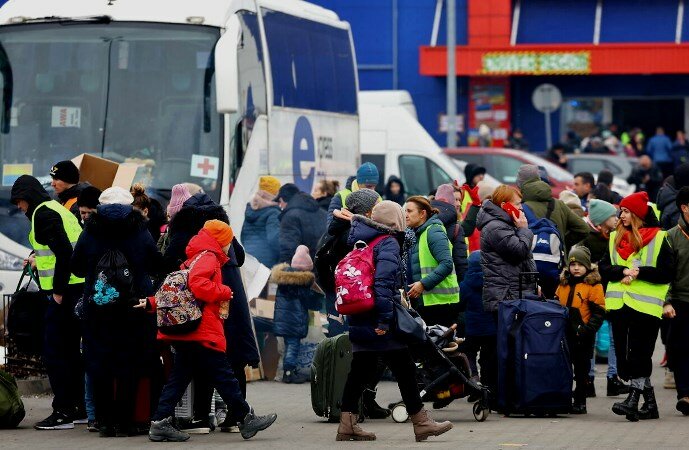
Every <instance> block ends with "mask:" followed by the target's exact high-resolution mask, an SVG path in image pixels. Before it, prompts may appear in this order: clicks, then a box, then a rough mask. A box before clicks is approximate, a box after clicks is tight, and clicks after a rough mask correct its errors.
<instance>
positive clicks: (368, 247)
mask: <svg viewBox="0 0 689 450" xmlns="http://www.w3.org/2000/svg"><path fill="white" fill-rule="evenodd" d="M389 237H391V236H388V235H384V236H378V237H376V238H375V239H373V240H372V241H371V242H370V243H369V244H366V243H365V242H363V241H358V242H357V243H356V244H354V249H353V250H352V251H351V252H349V253H347V256H345V257H344V258H343V259H342V261H340V262H339V263H338V264H337V268H336V269H335V293H336V295H337V298H336V299H335V309H336V310H337V312H338V313H340V314H344V315H352V314H360V313H363V312H366V311H370V310H372V309H373V308H374V306H375V298H374V294H373V282H374V276H375V272H376V266H375V262H374V261H373V248H374V247H375V246H376V245H378V243H379V242H381V241H382V240H383V239H386V238H389ZM362 244H363V245H362Z"/></svg>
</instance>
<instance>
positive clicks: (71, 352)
mask: <svg viewBox="0 0 689 450" xmlns="http://www.w3.org/2000/svg"><path fill="white" fill-rule="evenodd" d="M10 201H11V202H12V203H13V204H14V205H16V206H17V207H18V208H19V209H20V210H21V211H23V212H24V214H26V217H28V218H29V220H30V221H31V230H30V231H29V242H30V243H31V246H32V247H33V250H34V251H33V254H32V255H31V256H30V257H29V258H28V259H27V261H26V263H27V264H31V265H32V266H34V267H35V268H36V269H37V271H38V280H39V284H40V288H41V291H42V292H45V294H46V296H47V302H48V307H47V311H46V314H45V340H44V342H45V346H44V349H43V352H44V355H43V361H44V363H45V366H46V369H47V371H48V378H49V379H50V387H51V388H52V390H53V394H54V397H53V413H52V414H51V415H50V416H49V417H48V418H46V419H45V420H42V421H40V422H38V423H36V424H35V425H34V427H35V428H36V429H39V430H58V429H68V428H74V421H75V420H77V421H80V420H85V418H86V411H85V408H84V369H83V363H82V360H81V351H80V341H81V332H80V331H81V324H80V322H79V321H78V319H77V318H76V317H75V315H74V306H75V304H76V303H77V301H78V300H79V298H80V297H81V295H82V291H83V287H84V280H83V279H82V278H77V277H76V276H74V275H73V274H71V272H70V260H71V258H72V251H73V248H74V245H76V242H77V240H78V239H79V235H80V234H81V226H80V225H79V222H78V221H77V218H76V217H74V215H72V214H71V213H70V212H69V211H67V209H65V208H64V207H63V206H62V205H60V204H59V203H58V202H57V201H55V200H51V198H50V195H48V192H46V190H45V189H44V188H43V186H42V185H41V183H40V182H39V181H38V180H37V179H36V178H34V177H32V176H30V175H22V176H20V177H19V178H18V179H17V180H16V181H15V182H14V185H13V186H12V191H11V196H10ZM84 423H85V422H84Z"/></svg>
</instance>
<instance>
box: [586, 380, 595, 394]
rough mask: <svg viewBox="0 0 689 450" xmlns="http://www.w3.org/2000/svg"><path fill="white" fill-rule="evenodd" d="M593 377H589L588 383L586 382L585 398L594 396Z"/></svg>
mask: <svg viewBox="0 0 689 450" xmlns="http://www.w3.org/2000/svg"><path fill="white" fill-rule="evenodd" d="M595 379H596V377H589V379H588V383H586V398H594V397H595V396H596V385H595V383H594V380H595Z"/></svg>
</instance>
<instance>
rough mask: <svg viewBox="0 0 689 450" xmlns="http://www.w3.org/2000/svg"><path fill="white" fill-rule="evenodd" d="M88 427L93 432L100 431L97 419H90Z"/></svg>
mask: <svg viewBox="0 0 689 450" xmlns="http://www.w3.org/2000/svg"><path fill="white" fill-rule="evenodd" d="M86 429H87V430H88V431H89V432H91V433H95V432H97V431H98V422H96V421H95V420H89V421H88V423H87V424H86Z"/></svg>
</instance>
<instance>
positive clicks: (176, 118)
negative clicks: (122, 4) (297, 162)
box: [0, 22, 223, 244]
mask: <svg viewBox="0 0 689 450" xmlns="http://www.w3.org/2000/svg"><path fill="white" fill-rule="evenodd" d="M218 37H219V30H218V29H217V28H212V27H205V26H195V25H173V24H151V23H133V22H126V23H125V22H120V23H117V22H112V23H105V24H104V23H98V24H93V23H80V22H61V23H51V24H31V25H26V24H25V25H14V26H5V27H1V28H0V85H1V86H2V89H0V96H2V98H1V99H0V100H1V101H0V107H2V119H1V123H0V155H1V157H2V187H1V188H0V202H1V203H0V232H2V233H4V234H5V235H6V236H8V237H10V238H11V239H13V240H15V241H17V242H20V243H24V244H25V243H26V231H27V226H28V223H27V221H26V219H25V218H24V217H22V215H21V214H17V212H16V210H14V208H13V207H12V206H11V205H9V203H8V199H9V192H10V188H11V186H12V183H13V182H14V180H15V179H16V178H17V176H18V175H20V174H22V173H28V174H31V175H34V176H36V177H37V178H39V180H41V181H43V182H44V183H46V185H47V184H48V182H49V181H50V178H49V176H48V172H49V170H50V167H51V166H52V165H53V164H54V163H55V162H57V161H60V160H65V159H72V158H73V157H75V156H77V155H79V154H81V153H89V154H94V155H96V156H101V157H103V158H107V159H110V160H113V161H116V162H133V163H137V164H139V170H138V171H137V177H136V178H137V180H136V181H140V182H142V183H144V184H145V185H146V186H147V187H148V188H149V189H151V190H152V191H153V192H154V194H156V193H160V191H163V196H164V197H165V196H166V195H165V194H164V193H165V192H167V191H169V189H170V188H171V187H172V185H174V184H176V183H181V182H194V183H197V184H199V185H201V186H202V187H203V188H204V190H205V191H206V192H207V193H208V194H209V195H211V197H213V198H214V200H216V201H217V200H219V197H220V186H221V184H222V183H221V179H220V174H221V173H222V171H221V170H220V167H222V149H223V145H222V142H223V133H222V126H221V125H222V121H221V116H220V115H219V114H218V113H217V112H216V107H215V88H214V85H215V83H214V77H213V75H214V64H213V58H212V55H213V48H214V45H215V42H216V41H217V39H218ZM17 219H18V220H17Z"/></svg>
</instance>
